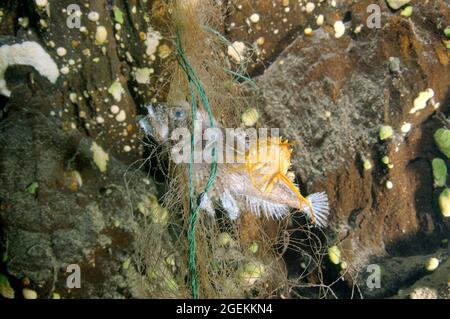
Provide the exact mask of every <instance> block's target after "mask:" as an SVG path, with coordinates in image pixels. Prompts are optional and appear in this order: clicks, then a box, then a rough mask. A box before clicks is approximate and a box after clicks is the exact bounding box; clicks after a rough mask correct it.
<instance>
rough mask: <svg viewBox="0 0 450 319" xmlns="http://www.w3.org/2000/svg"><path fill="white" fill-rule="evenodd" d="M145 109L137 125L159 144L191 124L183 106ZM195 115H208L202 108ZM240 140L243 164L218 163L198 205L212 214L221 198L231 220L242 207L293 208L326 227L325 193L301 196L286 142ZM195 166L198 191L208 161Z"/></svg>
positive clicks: (268, 211) (262, 210)
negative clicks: (175, 130) (143, 115)
mask: <svg viewBox="0 0 450 319" xmlns="http://www.w3.org/2000/svg"><path fill="white" fill-rule="evenodd" d="M147 110H148V115H147V116H145V117H142V118H141V119H140V120H139V124H140V126H141V127H142V129H143V130H144V132H145V133H146V134H147V135H149V136H151V137H152V138H154V139H155V140H156V141H157V142H158V143H161V144H167V143H168V142H169V135H170V132H171V131H172V130H174V129H176V128H179V127H183V126H184V127H190V124H189V112H188V111H186V109H184V108H182V107H171V106H169V105H167V104H163V103H160V104H155V105H148V106H147ZM198 116H200V117H203V119H206V116H205V115H204V114H202V113H201V112H200V113H199V114H198ZM203 122H205V123H207V121H203ZM215 126H216V127H217V123H215ZM205 128H207V127H204V129H205ZM236 138H237V139H239V138H242V137H241V136H236ZM169 144H170V143H169ZM244 144H246V149H245V152H244V153H245V154H243V155H244V160H243V163H241V164H234V163H233V164H227V163H220V164H218V166H217V175H216V180H215V183H214V185H213V187H212V188H211V189H210V191H209V192H208V194H202V196H201V201H200V206H201V208H202V209H204V210H206V211H207V212H208V213H210V214H211V215H215V209H214V203H216V202H217V203H220V205H221V207H222V208H223V209H224V210H225V211H226V212H227V214H228V216H229V217H230V219H232V220H234V219H237V218H238V217H239V216H240V214H241V211H243V210H244V211H249V212H251V213H253V214H255V215H257V216H261V215H263V216H266V217H271V218H275V219H279V218H283V217H285V216H286V215H288V214H289V212H290V210H291V208H294V209H298V210H300V211H302V212H303V213H305V214H306V216H307V217H308V218H309V219H310V220H311V221H312V222H313V224H315V225H317V226H319V227H325V226H326V225H327V220H328V215H329V211H330V209H329V205H328V197H327V195H326V193H323V192H321V193H314V194H312V195H309V196H307V197H303V196H302V194H301V193H300V191H299V189H298V186H297V185H295V184H294V182H293V181H292V180H291V178H289V177H288V175H289V174H288V170H289V168H290V166H291V162H290V159H291V153H292V150H291V149H290V148H289V143H288V142H287V141H283V140H282V139H281V138H279V137H271V138H268V139H267V140H266V141H265V142H264V143H260V142H259V141H257V142H256V143H244ZM193 168H194V173H195V174H194V176H193V177H194V185H198V189H199V191H200V187H202V186H203V185H205V181H206V180H207V178H208V176H209V170H210V164H209V163H195V164H194V166H193Z"/></svg>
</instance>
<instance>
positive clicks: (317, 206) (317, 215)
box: [301, 192, 330, 227]
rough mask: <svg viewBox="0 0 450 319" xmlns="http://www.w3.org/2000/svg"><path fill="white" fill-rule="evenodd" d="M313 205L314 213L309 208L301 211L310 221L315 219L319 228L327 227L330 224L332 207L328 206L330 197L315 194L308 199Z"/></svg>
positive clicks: (306, 207) (323, 194) (324, 194)
mask: <svg viewBox="0 0 450 319" xmlns="http://www.w3.org/2000/svg"><path fill="white" fill-rule="evenodd" d="M306 200H308V201H309V203H310V204H311V208H312V212H311V209H310V207H309V206H305V207H304V208H302V209H301V211H302V212H303V213H305V214H306V216H308V218H309V219H314V221H315V224H316V225H317V226H319V227H326V226H327V224H328V215H329V214H330V206H329V204H328V196H327V194H326V193H324V192H322V193H314V194H311V195H309V196H308V197H306Z"/></svg>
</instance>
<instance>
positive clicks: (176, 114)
mask: <svg viewBox="0 0 450 319" xmlns="http://www.w3.org/2000/svg"><path fill="white" fill-rule="evenodd" d="M173 116H174V117H175V119H177V120H183V119H184V118H185V117H186V112H185V110H183V109H181V108H176V109H175V110H174V111H173Z"/></svg>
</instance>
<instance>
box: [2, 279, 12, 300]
mask: <svg viewBox="0 0 450 319" xmlns="http://www.w3.org/2000/svg"><path fill="white" fill-rule="evenodd" d="M0 296H2V297H3V298H7V299H14V296H15V292H14V289H12V287H11V284H10V283H9V280H8V277H6V276H5V275H3V274H0Z"/></svg>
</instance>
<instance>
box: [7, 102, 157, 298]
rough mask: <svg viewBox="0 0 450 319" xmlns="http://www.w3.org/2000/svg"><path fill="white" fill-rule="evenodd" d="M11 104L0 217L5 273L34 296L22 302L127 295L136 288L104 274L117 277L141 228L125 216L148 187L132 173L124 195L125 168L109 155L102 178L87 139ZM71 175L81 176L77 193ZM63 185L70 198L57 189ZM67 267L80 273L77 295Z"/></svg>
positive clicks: (125, 280)
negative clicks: (34, 186)
mask: <svg viewBox="0 0 450 319" xmlns="http://www.w3.org/2000/svg"><path fill="white" fill-rule="evenodd" d="M12 102H13V105H11V110H10V114H9V116H8V118H7V119H5V120H3V121H2V122H0V131H1V132H2V134H0V166H1V167H2V168H4V170H2V173H1V179H2V182H1V183H0V198H1V199H2V201H5V202H6V203H8V208H7V209H6V210H0V221H1V224H2V225H4V228H3V231H4V240H6V241H7V242H8V245H7V248H8V250H7V253H8V255H9V256H14V258H8V259H6V260H5V263H6V266H7V270H8V273H9V274H10V275H12V276H15V277H17V278H23V277H28V278H29V279H30V282H31V283H32V284H33V287H35V288H36V291H34V293H33V292H31V291H29V290H24V297H26V298H34V296H35V294H36V293H37V294H38V295H39V296H42V297H46V296H51V294H52V290H56V291H58V293H59V295H60V296H62V297H64V298H77V297H83V298H96V297H97V298H100V297H107V296H114V297H117V298H118V297H124V296H132V291H138V290H137V289H136V288H135V285H138V284H139V283H138V282H137V281H135V280H134V279H133V280H132V279H130V278H128V277H127V276H122V275H117V276H111V274H112V273H117V269H118V268H119V267H118V265H120V264H121V263H122V260H123V256H132V255H133V251H134V249H135V248H134V240H133V238H135V237H136V236H138V235H139V234H140V231H139V229H140V226H139V224H141V223H143V221H142V219H141V221H139V220H140V217H136V218H137V219H135V218H133V217H132V216H133V214H130V207H131V206H129V205H130V204H131V203H132V204H133V205H136V204H137V203H138V201H139V199H140V198H141V197H143V196H154V195H153V194H156V189H155V187H154V185H153V184H152V182H151V181H149V180H148V179H146V176H145V174H142V173H140V172H138V171H136V172H133V173H132V174H133V175H134V176H136V178H132V179H129V184H128V190H126V189H125V188H124V187H123V178H124V176H127V175H126V171H127V169H128V167H127V165H124V164H122V163H121V162H119V161H117V160H116V159H115V158H114V157H112V156H110V157H109V161H108V169H107V170H104V172H101V171H100V170H99V169H98V168H97V165H96V164H95V163H94V162H93V161H92V152H91V146H92V145H93V141H92V140H91V139H88V138H85V137H83V136H82V135H81V134H80V133H78V132H76V131H75V130H72V131H70V132H65V131H63V130H62V129H61V128H60V127H59V126H58V125H57V123H55V121H54V120H53V119H52V118H51V117H50V118H47V117H45V116H44V115H43V114H42V113H40V112H37V111H35V110H23V109H20V107H19V106H18V105H15V104H14V101H12ZM37 148H38V149H39V151H36V150H37ZM74 168H77V169H76V170H74ZM70 172H72V173H70ZM74 172H81V174H82V175H83V181H82V185H83V186H82V187H80V186H81V179H80V178H79V174H76V173H75V174H74ZM68 174H69V175H68ZM135 174H137V175H135ZM31 178H33V180H34V181H36V183H39V190H38V194H37V195H38V196H36V197H35V196H30V194H29V193H27V192H25V191H24V189H25V188H26V186H27V185H29V184H30V182H31V181H30V179H31ZM68 178H69V179H71V181H70V182H69V185H72V186H71V187H73V188H75V184H76V185H77V186H76V190H77V191H76V192H73V190H75V189H71V187H69V189H67V188H66V187H62V186H63V185H67V179H68ZM144 179H145V180H146V181H147V182H144ZM129 200H131V202H130V201H129ZM136 216H140V215H139V214H138V215H136ZM117 221H120V225H119V226H118V227H115V226H114V225H117V224H116V223H115V222H117ZM0 244H1V243H0ZM153 248H155V247H153ZM70 264H76V265H79V266H80V269H81V280H82V287H83V289H72V290H71V293H70V294H68V288H67V286H66V278H67V276H68V274H67V273H66V268H67V266H68V265H70ZM129 267H130V268H131V267H134V264H133V265H130V266H129ZM0 281H1V280H0ZM2 282H3V281H2ZM2 287H3V288H1V289H2V291H3V292H4V293H6V294H7V295H10V296H11V295H12V294H11V291H10V290H8V289H7V287H6V286H5V285H4V284H3V285H2ZM5 287H6V288H5ZM8 291H9V292H8ZM135 296H136V297H137V295H135ZM141 297H142V296H141Z"/></svg>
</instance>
